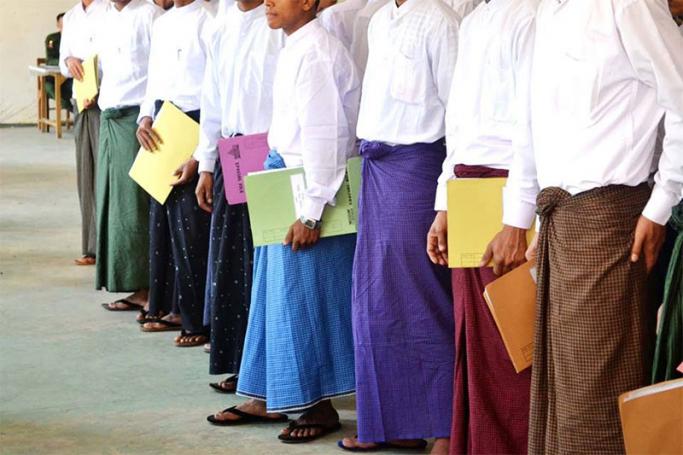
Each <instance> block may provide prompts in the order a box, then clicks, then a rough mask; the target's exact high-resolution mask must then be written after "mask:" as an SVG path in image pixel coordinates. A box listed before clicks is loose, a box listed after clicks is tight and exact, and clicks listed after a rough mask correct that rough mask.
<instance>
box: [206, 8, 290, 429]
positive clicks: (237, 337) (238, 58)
mask: <svg viewBox="0 0 683 455" xmlns="http://www.w3.org/2000/svg"><path fill="white" fill-rule="evenodd" d="M283 45H284V34H283V33H282V31H280V30H272V29H271V28H270V27H268V22H267V20H266V7H265V5H264V4H263V0H240V1H239V2H237V3H235V4H234V5H232V6H231V7H230V8H229V9H228V10H227V11H226V12H225V13H224V14H223V16H219V18H218V19H217V20H216V28H215V31H214V34H213V36H212V38H211V39H210V41H209V46H208V54H209V56H208V60H207V67H206V74H205V76H204V83H203V90H202V102H201V105H202V119H201V122H200V139H199V145H198V147H197V150H196V151H195V153H194V160H195V161H196V162H198V169H199V172H200V176H199V182H198V183H197V188H196V195H197V201H198V203H199V206H200V207H201V208H202V209H203V210H204V211H206V212H207V213H211V235H210V237H209V242H210V244H209V258H208V271H207V276H206V282H207V289H206V294H205V302H204V305H205V309H204V311H205V315H206V316H205V320H206V321H208V322H209V323H210V325H211V351H210V354H209V356H210V357H209V373H210V374H214V375H218V374H220V375H226V374H227V375H230V376H229V377H228V378H226V379H224V380H223V381H220V382H218V383H213V384H211V387H213V388H214V389H215V390H217V391H219V392H223V393H234V392H235V390H236V388H237V379H238V374H239V369H240V363H241V362H242V349H243V347H244V338H245V334H246V331H247V321H248V318H249V306H250V303H251V281H252V269H253V256H254V245H253V241H252V238H251V225H250V224H249V213H248V211H247V206H246V204H239V205H228V202H227V200H226V198H225V190H224V183H223V171H222V168H221V163H220V161H219V157H218V151H217V146H218V141H219V140H220V139H221V138H222V137H231V136H236V135H252V134H258V133H265V132H266V131H268V128H269V127H270V122H271V120H272V113H273V79H274V78H275V68H276V66H277V59H278V56H279V54H280V49H282V46H283ZM207 316H208V317H207ZM250 404H251V405H252V408H257V409H252V408H250V407H249V406H242V407H240V410H241V411H244V412H252V413H257V412H261V411H262V413H265V406H261V405H262V404H263V402H261V401H256V400H252V401H251V402H250ZM234 417H235V415H234V414H232V413H230V412H219V413H217V414H216V415H215V416H213V418H210V419H209V421H211V422H212V423H215V424H217V425H221V424H222V420H225V419H230V418H234Z"/></svg>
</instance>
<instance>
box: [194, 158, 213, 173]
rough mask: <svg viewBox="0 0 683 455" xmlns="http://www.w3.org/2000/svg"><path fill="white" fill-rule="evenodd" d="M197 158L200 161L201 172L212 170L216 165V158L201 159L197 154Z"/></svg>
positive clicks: (199, 168) (199, 169)
mask: <svg viewBox="0 0 683 455" xmlns="http://www.w3.org/2000/svg"><path fill="white" fill-rule="evenodd" d="M194 159H195V160H197V161H199V167H198V168H197V169H198V171H199V172H211V173H212V174H213V170H214V168H215V167H216V160H211V159H206V158H205V159H199V158H198V157H197V156H195V157H194Z"/></svg>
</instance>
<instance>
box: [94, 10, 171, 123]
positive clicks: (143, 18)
mask: <svg viewBox="0 0 683 455" xmlns="http://www.w3.org/2000/svg"><path fill="white" fill-rule="evenodd" d="M163 12H164V11H163V10H162V9H161V8H159V7H158V6H156V5H153V4H151V3H149V2H147V1H145V0H132V1H131V2H130V3H129V4H128V5H126V6H125V7H124V8H123V9H122V10H121V11H119V10H117V9H116V8H115V7H114V6H113V4H112V5H111V6H110V7H109V8H107V11H106V13H105V14H104V18H103V24H102V30H101V35H100V36H99V38H98V47H99V49H100V51H99V52H98V55H99V63H100V68H101V71H102V81H101V84H100V97H99V106H100V109H102V110H105V109H110V108H119V107H127V106H139V105H140V104H142V102H143V100H144V98H145V90H146V87H147V64H148V62H149V51H150V47H151V43H152V24H153V23H154V20H155V19H156V18H157V17H159V16H160V15H161V14H162V13H163Z"/></svg>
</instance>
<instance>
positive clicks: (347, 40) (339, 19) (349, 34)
mask: <svg viewBox="0 0 683 455" xmlns="http://www.w3.org/2000/svg"><path fill="white" fill-rule="evenodd" d="M367 3H368V2H367V0H345V1H343V2H341V3H337V4H334V5H332V6H330V7H329V8H325V9H324V10H323V11H322V12H321V13H320V14H319V15H318V19H319V20H320V25H322V26H323V27H324V28H325V30H327V31H328V32H330V33H331V34H332V35H334V36H336V37H337V38H338V39H339V41H341V42H342V44H343V45H344V47H346V49H347V50H348V51H349V52H350V51H351V44H352V41H353V24H354V23H355V21H356V16H357V15H358V12H359V11H360V10H362V9H363V8H364V7H365V6H366V5H367Z"/></svg>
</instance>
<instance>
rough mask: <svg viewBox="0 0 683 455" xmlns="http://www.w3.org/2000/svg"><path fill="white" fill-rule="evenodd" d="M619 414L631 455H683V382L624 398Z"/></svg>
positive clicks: (629, 394) (659, 386) (664, 385)
mask: <svg viewBox="0 0 683 455" xmlns="http://www.w3.org/2000/svg"><path fill="white" fill-rule="evenodd" d="M619 414H620V415H621V428H622V430H623V433H624V444H625V445H626V453H627V454H628V455H641V454H647V455H673V454H682V453H683V379H675V380H673V381H667V382H662V383H660V384H655V385H651V386H649V387H644V388H642V389H638V390H634V391H632V392H627V393H625V394H623V395H621V396H620V397H619Z"/></svg>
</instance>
